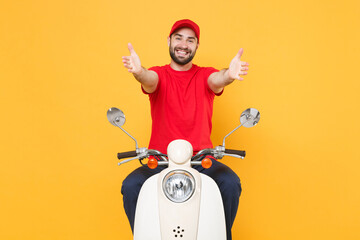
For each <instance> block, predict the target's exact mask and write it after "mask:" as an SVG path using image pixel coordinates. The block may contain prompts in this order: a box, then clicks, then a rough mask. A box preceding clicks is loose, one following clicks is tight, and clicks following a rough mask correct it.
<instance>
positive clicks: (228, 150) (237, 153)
mask: <svg viewBox="0 0 360 240" xmlns="http://www.w3.org/2000/svg"><path fill="white" fill-rule="evenodd" d="M225 153H228V154H236V155H240V156H242V157H245V155H246V152H245V151H240V150H233V149H225Z"/></svg>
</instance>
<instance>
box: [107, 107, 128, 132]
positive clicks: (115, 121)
mask: <svg viewBox="0 0 360 240" xmlns="http://www.w3.org/2000/svg"><path fill="white" fill-rule="evenodd" d="M106 115H107V119H108V120H109V122H110V123H111V124H112V125H114V126H115V127H119V128H121V127H122V125H124V123H125V114H124V113H123V112H122V111H121V110H120V109H118V108H115V107H112V108H110V109H109V110H108V111H107V113H106Z"/></svg>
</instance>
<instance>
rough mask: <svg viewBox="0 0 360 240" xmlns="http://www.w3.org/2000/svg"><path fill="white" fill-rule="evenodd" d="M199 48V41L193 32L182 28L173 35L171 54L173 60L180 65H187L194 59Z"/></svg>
mask: <svg viewBox="0 0 360 240" xmlns="http://www.w3.org/2000/svg"><path fill="white" fill-rule="evenodd" d="M197 48H198V41H197V38H196V36H195V33H194V31H193V30H191V29H189V28H182V29H180V30H178V31H177V32H175V33H173V34H172V35H171V37H170V39H169V53H170V56H171V59H172V60H173V61H174V62H175V63H177V64H179V65H186V64H188V63H189V62H191V60H192V59H193V58H194V56H195V53H196V50H197Z"/></svg>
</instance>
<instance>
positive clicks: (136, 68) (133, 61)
mask: <svg viewBox="0 0 360 240" xmlns="http://www.w3.org/2000/svg"><path fill="white" fill-rule="evenodd" d="M128 49H129V52H130V56H123V57H122V61H123V63H124V67H126V68H127V69H128V71H129V72H131V73H133V74H134V75H140V74H141V72H142V70H143V68H142V66H141V62H140V58H139V56H138V55H137V54H136V52H135V50H134V47H133V46H132V45H131V43H128Z"/></svg>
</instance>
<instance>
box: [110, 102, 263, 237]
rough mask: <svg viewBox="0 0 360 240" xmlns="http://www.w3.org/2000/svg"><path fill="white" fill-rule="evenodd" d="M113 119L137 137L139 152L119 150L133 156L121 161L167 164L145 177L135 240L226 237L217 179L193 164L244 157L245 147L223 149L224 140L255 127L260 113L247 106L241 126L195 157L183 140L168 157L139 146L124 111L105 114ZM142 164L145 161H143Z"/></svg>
mask: <svg viewBox="0 0 360 240" xmlns="http://www.w3.org/2000/svg"><path fill="white" fill-rule="evenodd" d="M107 117H108V120H109V122H110V123H111V124H112V125H114V126H117V127H119V128H120V129H121V130H122V131H124V132H125V133H126V134H127V135H128V136H130V137H131V138H132V139H133V140H134V141H135V146H136V151H130V152H123V153H118V159H123V158H129V159H127V160H124V161H122V162H120V163H118V165H121V164H123V163H126V162H129V161H131V160H134V159H139V160H140V163H141V164H143V163H142V160H143V159H145V158H148V159H149V160H148V163H147V165H148V167H149V168H152V169H153V168H156V167H157V166H159V165H165V166H168V167H167V168H165V169H164V170H163V171H161V172H160V173H159V174H155V175H154V176H152V177H150V178H149V179H148V180H146V181H145V183H144V185H143V186H142V188H141V190H140V194H139V197H138V201H137V205H136V213H135V223H134V240H173V239H174V240H175V239H181V240H196V239H197V240H226V228H225V216H224V207H223V202H222V199H221V195H220V191H219V188H218V186H217V185H216V183H215V182H214V180H212V179H211V178H210V177H208V176H206V175H204V174H202V173H199V172H198V171H197V170H195V169H194V168H192V167H191V166H192V165H202V166H203V167H204V168H209V167H211V164H212V162H211V160H210V159H209V158H207V157H206V156H213V157H214V158H216V159H222V158H223V157H224V156H232V157H236V158H241V159H243V158H244V157H245V151H239V150H230V149H225V139H226V138H227V137H228V136H229V135H230V134H232V133H233V132H234V131H235V130H237V129H238V128H239V127H241V126H244V127H252V126H255V125H256V124H257V123H258V122H259V120H260V113H259V111H258V110H256V109H254V108H249V109H246V110H245V111H244V112H243V113H242V114H241V117H240V125H239V126H238V127H236V128H235V129H234V130H233V131H231V132H230V133H229V134H228V135H226V136H225V137H224V139H223V144H222V145H220V146H217V147H215V148H213V149H203V150H201V151H199V152H198V153H197V154H196V155H195V156H193V149H192V146H191V144H190V143H189V142H187V141H185V140H175V141H172V142H171V143H170V144H169V145H168V148H167V155H165V154H163V153H161V152H159V151H157V150H151V149H147V148H139V147H138V144H137V141H136V139H135V138H133V137H132V136H131V135H130V134H129V133H127V132H126V131H125V130H124V129H123V128H122V125H123V124H124V123H125V115H124V113H123V112H122V111H121V110H119V109H117V108H110V109H109V110H108V112H107ZM143 165H144V164H143Z"/></svg>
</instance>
